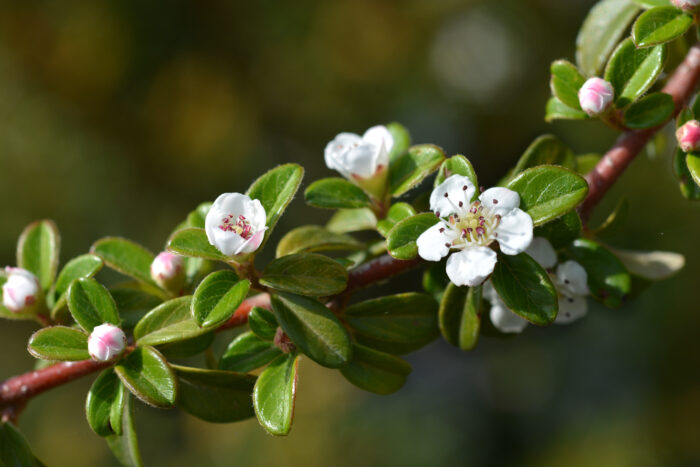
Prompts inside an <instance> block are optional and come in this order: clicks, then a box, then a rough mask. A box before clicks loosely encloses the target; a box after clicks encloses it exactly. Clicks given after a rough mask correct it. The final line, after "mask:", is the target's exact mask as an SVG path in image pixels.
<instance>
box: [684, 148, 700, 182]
mask: <svg viewBox="0 0 700 467" xmlns="http://www.w3.org/2000/svg"><path fill="white" fill-rule="evenodd" d="M685 163H686V164H687V165H688V173H689V174H690V176H691V177H693V181H694V182H695V184H696V185H700V153H695V152H691V153H688V155H686V156H685Z"/></svg>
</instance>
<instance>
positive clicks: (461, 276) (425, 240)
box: [416, 175, 533, 287]
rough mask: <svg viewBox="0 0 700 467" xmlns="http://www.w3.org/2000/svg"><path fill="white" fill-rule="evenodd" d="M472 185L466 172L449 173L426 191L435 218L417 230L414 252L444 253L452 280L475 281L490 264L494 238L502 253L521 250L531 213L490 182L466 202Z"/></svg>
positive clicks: (434, 256) (435, 257)
mask: <svg viewBox="0 0 700 467" xmlns="http://www.w3.org/2000/svg"><path fill="white" fill-rule="evenodd" d="M475 193H476V188H475V187H474V185H473V184H472V182H471V180H470V179H469V178H468V177H465V176H462V175H452V176H451V177H449V178H448V179H447V180H445V181H444V182H443V183H442V184H440V185H439V186H438V187H437V188H435V190H433V192H432V194H431V195H430V209H431V210H432V211H433V212H434V213H435V215H436V216H437V217H438V218H439V219H440V221H439V222H438V223H437V224H435V225H434V226H432V227H430V228H429V229H428V230H426V231H425V232H423V234H421V236H420V237H418V240H417V241H416V243H417V245H418V254H419V255H420V256H421V257H422V258H423V259H426V260H428V261H440V259H442V258H444V257H445V256H447V255H448V254H450V251H452V250H460V251H458V252H455V253H452V254H451V255H450V257H449V258H448V259H447V275H448V277H449V278H450V280H451V281H452V282H453V283H454V284H455V285H468V286H470V287H471V286H475V285H479V284H481V283H482V282H484V280H486V278H487V277H488V276H489V275H491V273H492V272H493V268H494V267H495V266H496V252H495V251H493V250H492V249H491V248H490V247H489V245H491V244H492V243H493V242H498V244H499V247H500V250H501V252H502V253H504V254H506V255H517V254H518V253H521V252H523V251H525V249H526V248H527V247H528V246H529V245H530V242H531V241H532V227H533V224H532V218H531V217H530V216H529V215H528V214H527V213H526V212H524V211H522V210H521V209H519V208H518V206H519V205H520V196H518V194H517V193H516V192H514V191H512V190H509V189H507V188H499V187H497V188H490V189H488V190H486V191H485V192H483V193H482V194H481V196H479V199H478V200H476V201H474V202H472V201H471V200H472V198H473V197H474V194H475Z"/></svg>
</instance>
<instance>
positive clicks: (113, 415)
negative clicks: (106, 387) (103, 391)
mask: <svg viewBox="0 0 700 467" xmlns="http://www.w3.org/2000/svg"><path fill="white" fill-rule="evenodd" d="M111 373H112V374H113V375H114V377H115V378H118V377H117V374H116V373H114V372H113V371H112V372H111ZM128 399H129V391H127V390H126V388H125V387H124V384H122V382H121V381H119V384H118V385H117V393H116V395H115V397H114V400H113V402H112V406H111V407H110V409H109V425H110V426H111V427H112V431H114V434H116V435H119V436H121V435H123V434H124V425H123V418H124V406H125V405H126V403H127V400H128Z"/></svg>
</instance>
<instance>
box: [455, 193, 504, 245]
mask: <svg viewBox="0 0 700 467" xmlns="http://www.w3.org/2000/svg"><path fill="white" fill-rule="evenodd" d="M463 191H464V192H465V196H464V197H465V201H458V202H457V203H456V204H455V202H454V200H451V199H450V197H449V195H448V194H447V193H445V198H447V199H448V200H449V201H450V203H451V204H452V205H453V206H454V207H455V210H456V211H457V213H456V214H453V215H451V216H450V217H449V218H448V220H447V225H448V226H449V228H450V229H451V230H453V231H455V232H456V233H457V234H458V236H457V238H455V239H454V240H453V241H452V244H451V245H450V247H452V248H465V247H467V246H469V245H479V246H487V245H489V244H490V243H492V242H493V241H494V240H496V237H498V233H497V232H496V227H498V224H499V223H500V221H501V216H500V215H499V214H495V213H494V212H492V211H491V210H490V209H489V208H488V207H485V206H484V205H483V204H481V201H479V200H476V201H474V202H473V203H471V204H469V203H468V201H466V188H465V189H464V190H463Z"/></svg>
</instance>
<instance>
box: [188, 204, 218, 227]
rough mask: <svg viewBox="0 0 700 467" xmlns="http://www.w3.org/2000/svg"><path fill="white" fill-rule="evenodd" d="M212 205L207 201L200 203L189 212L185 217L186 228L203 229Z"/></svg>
mask: <svg viewBox="0 0 700 467" xmlns="http://www.w3.org/2000/svg"><path fill="white" fill-rule="evenodd" d="M212 204H213V203H211V202H209V201H207V202H206V203H202V204H200V205H199V206H197V209H195V210H194V211H192V212H190V213H189V214H188V215H187V226H188V227H196V228H198V229H203V228H204V224H205V221H206V219H207V214H208V213H209V210H210V209H211V206H212Z"/></svg>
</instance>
